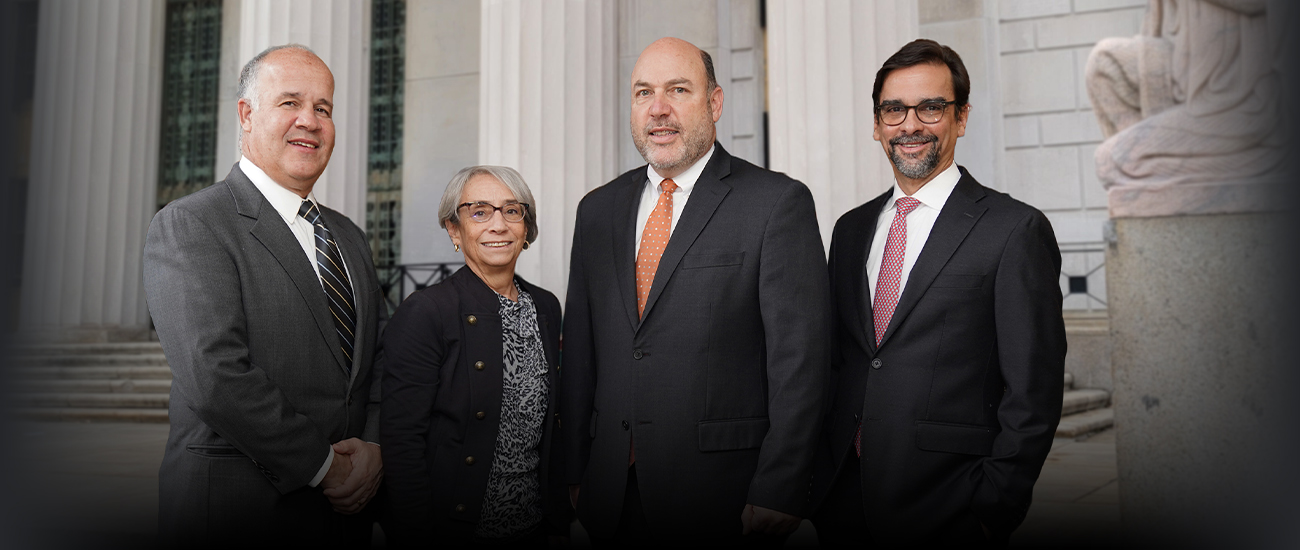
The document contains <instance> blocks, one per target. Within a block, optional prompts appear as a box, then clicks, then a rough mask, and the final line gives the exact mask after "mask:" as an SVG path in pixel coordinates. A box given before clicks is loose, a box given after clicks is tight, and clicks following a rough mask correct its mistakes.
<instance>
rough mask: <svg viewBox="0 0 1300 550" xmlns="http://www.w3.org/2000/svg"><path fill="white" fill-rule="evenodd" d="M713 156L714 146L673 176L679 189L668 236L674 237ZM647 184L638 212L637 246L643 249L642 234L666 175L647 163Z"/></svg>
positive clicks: (675, 198) (638, 248)
mask: <svg viewBox="0 0 1300 550" xmlns="http://www.w3.org/2000/svg"><path fill="white" fill-rule="evenodd" d="M711 158H713V147H712V146H710V147H709V150H708V151H707V152H705V153H704V156H702V157H700V160H697V161H695V164H692V165H691V167H690V168H687V169H686V171H685V172H682V173H680V174H677V177H675V178H673V183H675V184H677V189H676V190H675V191H673V220H672V222H673V223H672V225H671V226H670V227H669V228H668V238H669V240H671V239H672V232H673V230H675V229H677V220H679V219H681V217H682V211H683V209H685V208H686V201H687V200H690V198H691V190H692V189H695V182H696V181H697V180H699V179H700V174H702V173H704V167H705V166H707V165H708V164H709V159H711ZM645 171H646V176H647V180H646V184H645V190H643V191H642V192H641V206H640V208H639V209H638V210H637V213H636V237H635V238H636V248H635V250H637V251H638V252H640V250H641V234H642V233H645V224H646V222H647V221H649V220H650V213H651V212H654V211H655V204H658V203H659V192H660V189H659V184H660V183H663V181H664V177H663V176H661V175H659V173H658V172H655V169H654V167H653V166H650V165H648V164H647V165H646V167H645Z"/></svg>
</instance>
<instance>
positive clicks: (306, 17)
mask: <svg viewBox="0 0 1300 550" xmlns="http://www.w3.org/2000/svg"><path fill="white" fill-rule="evenodd" d="M222 10H223V19H224V21H223V29H222V35H223V36H222V51H221V54H222V57H223V58H224V59H222V62H221V68H222V74H221V94H220V99H219V102H218V107H217V108H218V113H219V116H220V117H221V120H223V121H224V122H222V123H221V125H220V129H219V130H218V144H217V165H216V171H215V173H216V175H217V177H218V178H224V177H225V176H226V173H228V172H229V171H230V166H231V165H232V164H234V163H235V162H236V161H238V160H239V150H238V149H236V148H235V136H236V135H238V132H239V118H238V114H237V113H238V111H237V108H238V107H237V101H238V98H236V97H235V94H236V90H237V89H238V84H239V71H240V69H242V68H243V66H244V64H245V63H248V60H249V59H252V58H253V56H255V55H257V54H258V53H260V52H261V51H262V50H265V49H266V48H269V47H271V46H277V45H280V44H287V43H297V44H302V45H304V46H307V47H309V48H311V49H312V50H313V51H315V52H316V55H318V56H320V58H321V60H322V61H324V62H325V65H327V66H328V67H329V68H330V71H331V72H333V73H334V130H335V139H334V154H333V156H331V157H330V164H329V167H328V168H326V169H325V173H324V174H322V175H321V178H320V180H317V182H316V187H315V188H314V189H313V192H314V193H315V194H316V199H317V200H319V201H320V202H321V203H322V204H324V205H326V206H328V207H330V208H333V209H335V210H338V211H340V212H342V213H344V214H346V215H347V216H348V217H349V218H352V221H353V222H355V223H356V224H357V225H359V226H363V227H364V226H365V223H366V221H365V220H366V174H367V165H366V159H367V158H368V155H369V150H368V144H369V132H370V119H369V116H370V2H369V1H361V2H354V1H351V0H226V1H225V3H224V4H222ZM417 31H418V30H417Z"/></svg>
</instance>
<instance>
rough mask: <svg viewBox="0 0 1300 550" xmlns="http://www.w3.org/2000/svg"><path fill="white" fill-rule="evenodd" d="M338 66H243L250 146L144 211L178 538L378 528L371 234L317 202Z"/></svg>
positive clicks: (267, 61)
mask: <svg viewBox="0 0 1300 550" xmlns="http://www.w3.org/2000/svg"><path fill="white" fill-rule="evenodd" d="M333 95H334V78H333V75H332V74H331V73H330V70H329V68H328V67H326V66H325V63H324V62H322V61H321V60H320V58H318V57H316V55H315V54H313V53H312V52H311V51H310V50H308V49H306V48H305V47H302V46H296V45H291V46H285V47H278V48H271V49H268V50H267V51H265V52H262V53H261V54H259V55H258V56H257V57H254V58H253V59H252V60H251V61H249V63H248V64H247V65H246V66H245V67H244V70H243V72H242V74H241V75H240V81H239V103H238V105H239V123H240V129H241V132H240V149H241V151H242V153H243V158H242V159H241V160H240V161H239V163H238V164H236V165H235V167H234V168H232V169H231V171H230V175H228V176H227V177H226V179H225V181H223V182H220V183H218V184H216V185H213V186H211V187H209V188H207V189H204V190H203V191H199V192H197V193H194V194H192V195H190V196H187V197H185V198H182V199H179V200H177V201H175V202H172V203H171V204H169V205H168V206H167V207H166V208H163V209H162V210H161V211H160V212H159V213H158V214H157V215H156V216H155V217H154V219H153V222H152V223H151V224H150V225H149V233H148V237H147V240H146V244H145V255H144V279H145V293H146V296H147V298H148V303H149V312H150V314H151V315H152V316H153V319H154V323H155V326H156V327H157V330H158V337H159V340H161V341H162V345H163V350H164V351H165V352H166V354H167V361H168V363H169V364H170V365H171V369H172V375H173V381H172V391H171V402H170V405H169V411H168V413H169V416H170V420H171V433H170V434H169V436H168V441H167V447H166V451H165V454H164V456H163V463H162V467H161V468H160V470H159V475H158V478H159V507H160V510H159V512H160V513H159V523H160V525H159V528H160V529H159V530H160V532H161V534H162V536H163V539H164V541H165V542H166V543H168V544H169V545H171V544H174V545H177V546H195V545H199V546H203V545H214V546H224V545H226V544H227V543H235V544H239V545H246V544H248V543H249V542H250V541H256V544H263V543H267V542H283V543H301V542H306V543H309V544H313V545H328V546H333V545H347V544H353V543H360V544H366V541H368V540H369V535H370V527H369V525H368V523H367V522H366V521H364V519H363V518H362V517H359V516H352V514H356V513H357V512H358V511H360V510H361V509H362V508H364V507H365V505H366V503H367V502H368V501H369V500H370V499H371V498H372V497H373V496H374V494H375V491H376V489H377V487H378V482H379V479H380V477H381V475H382V464H381V460H380V458H381V457H380V452H379V447H378V445H375V444H373V443H367V442H373V441H377V440H378V438H377V436H378V422H377V419H378V415H379V406H378V397H379V396H378V387H379V384H378V383H377V382H376V383H374V384H372V380H374V379H375V378H376V376H377V375H376V373H375V372H373V371H376V370H378V367H377V366H372V359H373V357H374V348H375V344H376V338H377V330H378V325H379V323H380V321H381V319H382V318H383V317H384V316H385V314H386V310H385V309H384V303H383V300H382V298H381V296H380V294H379V288H378V283H377V279H376V277H375V271H374V266H373V265H372V264H371V259H370V250H369V247H368V245H367V244H366V239H365V235H364V234H363V233H362V232H361V230H360V229H358V228H357V226H356V225H354V224H353V223H352V222H351V221H349V220H348V219H347V218H346V217H344V216H343V215H342V214H339V213H338V212H335V211H333V210H330V209H328V208H324V207H321V206H320V205H318V204H316V202H315V198H314V196H313V195H312V192H311V191H312V187H313V186H314V185H315V183H316V180H317V179H318V178H319V177H320V175H321V172H322V171H324V170H325V166H326V164H327V163H328V162H329V158H330V153H331V152H332V151H333V147H334V123H333V121H332V119H331V116H332V114H333V108H334V106H333V103H332V100H333Z"/></svg>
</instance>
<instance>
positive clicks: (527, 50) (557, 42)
mask: <svg viewBox="0 0 1300 550" xmlns="http://www.w3.org/2000/svg"><path fill="white" fill-rule="evenodd" d="M615 9H616V8H615V6H614V5H613V3H609V2H602V1H600V0H545V1H525V0H486V1H484V2H483V3H482V18H481V25H482V26H481V29H482V31H481V38H480V46H479V47H480V48H481V50H480V63H481V65H480V74H481V86H480V87H479V162H480V163H483V164H499V165H504V166H509V167H512V168H515V169H517V170H519V173H520V174H522V175H523V177H524V181H526V182H528V186H529V187H530V188H531V189H532V192H533V197H534V198H535V199H536V201H537V205H536V208H537V221H538V224H539V226H540V228H539V229H540V232H539V235H538V240H537V242H535V243H533V245H532V247H531V248H530V249H528V250H526V251H524V252H523V254H522V255H520V257H519V263H518V264H517V266H516V271H517V272H518V273H519V274H520V275H521V276H522V277H524V278H526V279H528V280H529V281H532V282H533V283H536V284H538V285H540V286H542V287H543V288H545V289H547V290H550V291H551V292H554V293H555V294H556V295H557V296H559V297H560V299H561V300H563V299H564V290H565V286H566V284H567V283H568V280H567V278H568V271H569V270H568V265H569V248H570V246H571V245H572V238H573V226H574V218H575V216H576V211H577V206H578V201H579V200H581V199H582V197H583V195H585V194H586V193H587V191H589V190H591V189H593V188H595V187H597V186H599V185H601V184H604V183H605V182H606V181H609V180H610V179H611V178H613V177H614V176H615V175H617V174H616V173H615V172H616V168H615V166H616V160H615V159H616V147H617V132H618V131H619V130H620V129H623V131H624V132H626V125H625V123H620V121H619V120H618V119H617V113H618V107H617V104H616V103H615V98H616V97H617V89H618V88H617V86H618V83H617V78H616V76H615V75H616V74H617V73H616V47H615V46H616V41H615V28H616V27H615V23H616V19H615Z"/></svg>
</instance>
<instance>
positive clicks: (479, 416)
mask: <svg viewBox="0 0 1300 550" xmlns="http://www.w3.org/2000/svg"><path fill="white" fill-rule="evenodd" d="M474 418H477V419H479V420H483V419H484V418H487V413H485V412H483V411H479V412H476V413H474Z"/></svg>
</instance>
